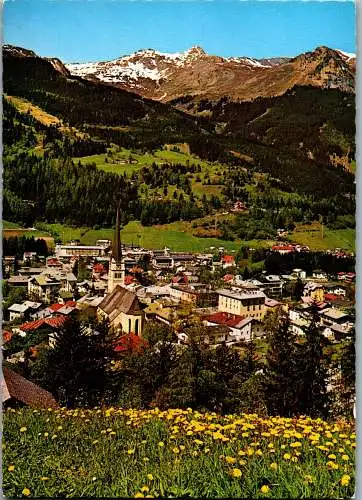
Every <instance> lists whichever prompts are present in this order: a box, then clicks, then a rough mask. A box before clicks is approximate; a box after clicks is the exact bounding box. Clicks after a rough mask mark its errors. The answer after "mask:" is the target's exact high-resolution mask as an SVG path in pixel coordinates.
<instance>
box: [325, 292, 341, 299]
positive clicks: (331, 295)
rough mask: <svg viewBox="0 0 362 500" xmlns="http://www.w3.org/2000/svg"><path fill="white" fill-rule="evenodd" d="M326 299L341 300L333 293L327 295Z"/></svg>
mask: <svg viewBox="0 0 362 500" xmlns="http://www.w3.org/2000/svg"><path fill="white" fill-rule="evenodd" d="M324 298H325V300H339V297H338V295H334V294H333V293H325V294H324Z"/></svg>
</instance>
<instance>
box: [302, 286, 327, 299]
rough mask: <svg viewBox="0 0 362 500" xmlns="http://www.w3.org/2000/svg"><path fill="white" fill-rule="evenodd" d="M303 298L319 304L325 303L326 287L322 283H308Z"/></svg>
mask: <svg viewBox="0 0 362 500" xmlns="http://www.w3.org/2000/svg"><path fill="white" fill-rule="evenodd" d="M303 296H304V297H309V298H311V299H312V300H315V301H317V302H323V301H324V286H323V285H321V284H320V283H314V282H313V281H309V282H308V283H306V285H305V286H304V289H303Z"/></svg>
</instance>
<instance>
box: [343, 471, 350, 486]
mask: <svg viewBox="0 0 362 500" xmlns="http://www.w3.org/2000/svg"><path fill="white" fill-rule="evenodd" d="M350 480H351V477H350V476H349V475H348V474H344V475H343V476H342V477H341V485H342V486H348V485H349V482H350Z"/></svg>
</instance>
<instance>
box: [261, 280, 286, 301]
mask: <svg viewBox="0 0 362 500" xmlns="http://www.w3.org/2000/svg"><path fill="white" fill-rule="evenodd" d="M260 281H261V283H262V285H261V289H262V290H263V291H264V292H265V294H266V295H267V296H268V297H271V298H278V297H281V296H282V293H283V284H284V283H283V281H282V280H281V279H280V277H279V276H277V275H276V274H262V275H261V276H260Z"/></svg>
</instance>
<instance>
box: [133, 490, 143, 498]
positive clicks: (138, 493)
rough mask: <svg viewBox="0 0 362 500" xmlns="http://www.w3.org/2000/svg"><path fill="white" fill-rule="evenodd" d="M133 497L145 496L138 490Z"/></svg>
mask: <svg viewBox="0 0 362 500" xmlns="http://www.w3.org/2000/svg"><path fill="white" fill-rule="evenodd" d="M134 498H145V496H144V494H143V493H141V492H140V491H138V492H137V493H136V494H135V496H134Z"/></svg>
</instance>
